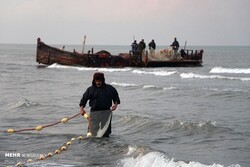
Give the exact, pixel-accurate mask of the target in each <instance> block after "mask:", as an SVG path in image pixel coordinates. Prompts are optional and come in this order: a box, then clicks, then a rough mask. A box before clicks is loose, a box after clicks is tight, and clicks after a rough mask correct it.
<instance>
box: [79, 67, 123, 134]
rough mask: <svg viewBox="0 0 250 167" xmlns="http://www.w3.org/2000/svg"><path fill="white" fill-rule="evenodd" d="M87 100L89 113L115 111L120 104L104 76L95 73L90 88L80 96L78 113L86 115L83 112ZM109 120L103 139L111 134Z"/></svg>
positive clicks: (114, 90)
mask: <svg viewBox="0 0 250 167" xmlns="http://www.w3.org/2000/svg"><path fill="white" fill-rule="evenodd" d="M88 100H89V106H90V107H91V109H90V113H92V112H96V111H100V112H101V111H104V110H110V111H114V110H116V108H117V106H118V104H120V98H119V95H118V92H117V90H116V89H115V88H114V87H113V86H112V85H109V84H106V83H105V78H104V74H103V73H100V72H97V73H95V74H94V75H93V81H92V86H90V87H88V88H87V90H86V91H85V93H84V94H83V96H82V99H81V101H80V104H79V106H80V113H81V114H82V115H84V114H86V111H85V110H84V108H85V106H86V103H87V101H88ZM111 120H112V117H111V119H110V124H109V127H108V129H107V131H106V133H105V134H104V135H103V137H109V135H110V134H111Z"/></svg>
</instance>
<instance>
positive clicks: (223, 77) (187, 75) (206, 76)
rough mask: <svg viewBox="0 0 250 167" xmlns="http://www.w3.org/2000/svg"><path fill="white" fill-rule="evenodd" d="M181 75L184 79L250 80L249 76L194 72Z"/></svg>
mask: <svg viewBox="0 0 250 167" xmlns="http://www.w3.org/2000/svg"><path fill="white" fill-rule="evenodd" d="M180 77H181V78H183V79H189V78H198V79H228V80H241V81H250V78H247V77H229V76H221V75H200V74H194V73H182V74H180Z"/></svg>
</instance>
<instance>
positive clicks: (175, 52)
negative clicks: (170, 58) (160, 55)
mask: <svg viewBox="0 0 250 167" xmlns="http://www.w3.org/2000/svg"><path fill="white" fill-rule="evenodd" d="M170 46H172V48H173V50H174V59H176V58H177V52H178V49H179V46H180V45H179V42H178V41H177V39H176V38H174V42H173V43H172V45H170Z"/></svg>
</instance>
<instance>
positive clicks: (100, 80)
mask: <svg viewBox="0 0 250 167" xmlns="http://www.w3.org/2000/svg"><path fill="white" fill-rule="evenodd" d="M92 85H93V86H96V87H102V86H103V85H105V78H104V74H103V73H101V72H96V73H95V74H94V75H93V81H92Z"/></svg>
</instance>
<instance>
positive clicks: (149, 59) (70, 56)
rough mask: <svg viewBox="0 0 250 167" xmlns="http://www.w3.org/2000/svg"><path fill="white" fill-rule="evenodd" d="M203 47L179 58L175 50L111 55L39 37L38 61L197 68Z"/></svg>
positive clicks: (77, 64) (180, 53)
mask: <svg viewBox="0 0 250 167" xmlns="http://www.w3.org/2000/svg"><path fill="white" fill-rule="evenodd" d="M202 55H203V50H195V51H193V50H181V51H180V52H179V53H178V56H177V58H176V59H173V52H171V51H169V50H161V51H159V52H157V53H154V52H151V51H150V54H148V52H143V53H141V54H139V53H132V52H131V51H130V52H128V53H120V54H118V55H111V54H110V53H109V52H108V51H105V50H101V51H98V52H96V53H93V51H92V52H91V51H89V52H88V53H84V54H82V53H78V52H76V51H75V50H74V51H73V52H69V51H65V50H63V49H59V48H55V47H52V46H49V45H46V44H45V43H44V42H42V41H41V39H40V38H38V39H37V50H36V61H37V62H38V63H39V64H40V63H41V64H45V65H51V64H54V63H57V64H61V65H70V66H85V67H197V66H202Z"/></svg>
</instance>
